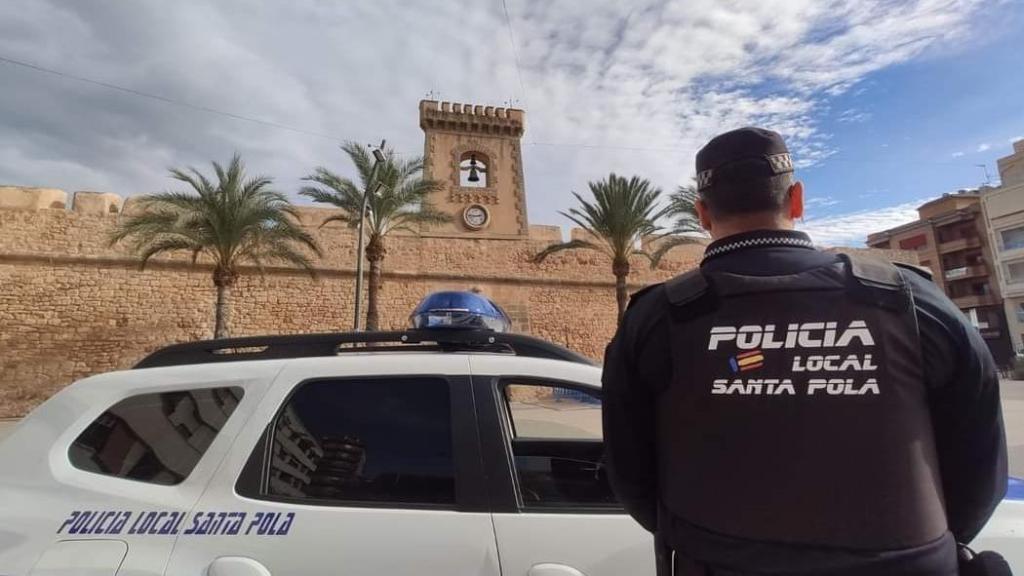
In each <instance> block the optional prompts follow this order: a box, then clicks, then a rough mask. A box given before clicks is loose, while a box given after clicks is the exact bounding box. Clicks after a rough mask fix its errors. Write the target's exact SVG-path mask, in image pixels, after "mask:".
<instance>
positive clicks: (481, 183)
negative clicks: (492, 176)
mask: <svg viewBox="0 0 1024 576" xmlns="http://www.w3.org/2000/svg"><path fill="white" fill-rule="evenodd" d="M489 164H490V159H489V158H487V156H486V155H484V154H481V153H480V152H466V153H464V154H463V155H462V157H461V158H460V159H459V186H461V187H463V188H486V187H487V169H488V168H489Z"/></svg>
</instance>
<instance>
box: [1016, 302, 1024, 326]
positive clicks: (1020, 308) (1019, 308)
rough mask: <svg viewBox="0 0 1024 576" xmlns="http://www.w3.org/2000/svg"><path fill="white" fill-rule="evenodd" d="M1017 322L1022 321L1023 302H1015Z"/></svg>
mask: <svg viewBox="0 0 1024 576" xmlns="http://www.w3.org/2000/svg"><path fill="white" fill-rule="evenodd" d="M1017 322H1024V302H1021V303H1019V304H1017Z"/></svg>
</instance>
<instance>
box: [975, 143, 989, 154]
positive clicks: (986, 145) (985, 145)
mask: <svg viewBox="0 0 1024 576" xmlns="http://www.w3.org/2000/svg"><path fill="white" fill-rule="evenodd" d="M991 147H992V145H991V144H989V143H988V142H984V143H982V144H978V152H984V151H986V150H988V149H989V148H991Z"/></svg>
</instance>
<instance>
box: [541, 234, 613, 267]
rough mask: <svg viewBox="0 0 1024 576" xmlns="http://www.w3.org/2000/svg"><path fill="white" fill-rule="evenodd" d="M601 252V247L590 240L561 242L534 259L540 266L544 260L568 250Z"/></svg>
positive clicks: (549, 247)
mask: <svg viewBox="0 0 1024 576" xmlns="http://www.w3.org/2000/svg"><path fill="white" fill-rule="evenodd" d="M581 249H582V250H600V249H601V247H600V246H598V245H597V244H594V243H593V242H590V241H588V240H579V239H577V240H570V241H568V242H559V243H557V244H552V245H550V246H548V247H547V248H545V249H543V250H541V251H540V252H538V253H537V254H535V255H534V257H533V258H532V260H533V262H534V263H535V264H540V263H541V262H543V261H544V260H547V258H548V256H551V255H552V254H557V253H559V252H565V251H566V250H581Z"/></svg>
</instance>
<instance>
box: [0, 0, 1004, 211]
mask: <svg viewBox="0 0 1024 576" xmlns="http://www.w3.org/2000/svg"><path fill="white" fill-rule="evenodd" d="M985 5H987V4H986V2H985V1H984V0H955V1H948V0H909V1H907V2H903V3H893V2H891V0H835V1H833V2H827V3H826V2H818V1H816V0H739V1H738V2H737V3H730V4H729V5H724V4H722V3H721V2H718V1H717V0H686V1H683V0H633V1H632V2H629V3H625V2H622V1H621V0H588V1H587V2H549V1H547V0H516V1H512V2H509V9H510V12H511V16H512V28H513V30H514V32H515V35H516V40H517V42H518V45H519V48H520V50H519V51H520V56H521V58H520V60H521V62H522V76H523V84H524V85H525V93H524V91H523V90H522V89H521V88H520V84H519V79H518V73H517V71H516V66H515V58H514V56H513V53H512V50H511V47H510V43H509V41H508V35H507V33H506V28H505V22H504V20H503V13H502V10H501V7H500V5H499V4H498V3H494V2H489V3H465V2H456V1H454V0H447V1H442V0H438V1H436V2H425V3H420V2H403V1H401V0H379V1H377V2H362V3H359V2H355V3H353V2H322V1H319V0H294V1H291V2H285V1H283V0H276V1H273V2H265V3H260V4H258V5H254V4H251V3H249V2H246V1H243V0H192V1H190V2H187V3H178V4H175V6H174V9H173V10H168V9H167V4H166V2H161V1H159V0H135V1H133V2H106V3H104V2H100V3H92V2H90V3H80V2H66V1H59V0H6V1H5V2H2V3H0V54H2V55H4V56H7V57H10V58H17V59H22V60H26V61H29V62H34V63H37V64H40V65H42V66H48V67H52V68H56V69H59V70H63V71H67V72H70V73H74V74H77V75H81V76H87V77H93V78H96V79H99V80H103V81H107V82H112V83H117V84H121V85H124V86H128V87H131V88H133V89H137V90H142V91H145V92H151V93H155V94H160V95H162V96H166V97H169V98H173V99H177V100H181V101H185V102H190V103H195V104H198V105H203V106H208V107H211V108H217V109H222V110H227V111H230V112H233V113H236V114H242V115H247V116H254V117H258V118H262V119H265V120H268V121H271V122H276V123H280V124H286V125H289V126H293V127H297V128H301V129H305V130H309V131H315V132H318V133H325V134H329V135H332V136H333V135H336V138H319V137H316V136H310V135H306V134H300V133H295V132H289V131H284V130H280V129H275V128H271V127H267V126H261V125H256V124H251V123H246V122H241V121H238V120H234V119H230V118H224V117H222V116H217V115H211V114H208V113H203V112H197V111H194V110H188V109H183V108H179V107H174V106H169V105H167V104H163V103H160V102H154V101H152V100H146V99H141V98H138V97H133V96H129V95H126V94H122V93H117V92H111V91H109V90H104V89H101V88H98V87H96V86H91V85H87V84H81V83H76V82H74V81H70V80H62V79H57V78H54V77H51V76H47V75H41V74H39V73H37V72H32V71H28V70H25V69H21V68H15V67H11V66H10V65H5V64H0V82H2V83H3V86H4V89H3V90H0V127H2V130H0V183H8V182H10V183H18V184H29V185H46V186H58V187H64V188H68V189H71V190H74V189H82V188H93V189H106V190H113V191H117V192H121V193H132V192H139V191H149V190H154V189H163V188H165V187H166V186H168V185H169V180H168V179H167V177H166V173H165V168H166V167H168V166H180V165H184V164H197V165H205V164H206V163H207V162H208V161H209V160H212V159H219V160H226V159H227V158H228V157H229V156H230V154H231V153H232V152H234V151H238V152H240V153H241V154H242V155H243V157H244V158H245V159H246V160H247V161H248V163H249V165H250V166H251V167H252V168H253V169H254V170H258V171H261V172H265V173H269V174H271V175H274V176H276V177H277V183H278V186H279V187H280V188H281V189H283V190H285V191H294V190H295V189H297V188H298V186H299V184H300V178H301V177H302V176H303V175H305V174H307V173H308V172H309V171H310V170H311V169H312V168H313V167H314V166H316V165H321V164H323V165H327V166H330V167H332V168H336V169H338V170H341V171H343V172H350V171H351V168H350V167H349V166H348V165H347V163H346V161H345V160H344V159H343V157H342V154H341V153H340V151H339V150H338V149H337V146H336V144H337V142H336V140H340V139H355V140H358V141H363V142H372V141H377V140H379V139H380V138H381V137H387V138H388V141H389V143H391V144H393V145H394V146H395V147H396V148H397V149H398V150H400V151H405V152H411V153H417V152H418V151H420V150H422V147H423V139H422V133H421V132H420V131H419V129H418V127H417V109H416V102H417V100H419V99H420V98H421V97H423V96H424V94H426V93H427V92H428V91H439V92H440V93H441V95H442V97H443V98H444V99H447V100H453V101H457V102H474V103H483V104H501V103H502V102H504V101H505V100H508V99H510V98H512V99H517V100H519V102H520V103H521V104H522V105H523V106H524V107H526V108H527V133H526V136H525V143H526V146H525V148H524V165H525V172H526V183H527V189H528V193H529V206H530V216H531V218H532V220H533V221H535V222H554V221H555V220H556V216H555V212H556V210H557V209H562V208H564V207H565V206H566V205H567V204H568V203H569V202H570V196H569V192H570V191H571V190H573V189H576V190H580V189H583V188H585V185H586V181H587V180H589V179H594V178H598V177H601V176H602V175H604V174H606V173H607V172H609V171H612V170H614V171H618V172H624V173H630V174H631V173H640V174H643V175H645V176H647V177H649V178H650V179H651V180H653V181H654V182H655V183H656V184H657V185H660V186H662V187H663V188H670V187H671V186H673V185H674V184H675V183H681V182H686V181H687V180H688V178H689V176H690V175H691V174H692V171H693V155H694V152H695V151H696V150H697V149H698V148H699V146H701V145H702V144H703V143H704V142H705V141H706V140H707V139H708V138H710V137H711V136H712V135H714V134H716V133H718V132H721V131H723V130H726V129H731V128H736V127H739V126H742V125H748V124H760V125H765V126H767V127H770V128H774V129H776V130H779V131H780V132H782V133H783V134H784V135H785V136H787V138H788V139H789V142H790V146H791V148H792V150H793V152H794V157H795V160H796V161H797V163H798V166H800V167H805V166H808V165H811V164H814V163H818V162H822V161H825V160H827V158H828V157H829V156H831V155H832V154H834V153H835V152H836V147H835V145H834V144H833V143H832V142H831V141H830V138H829V134H827V133H826V132H825V131H824V130H823V129H822V128H821V126H820V119H821V117H822V116H823V115H824V112H825V110H826V109H827V107H828V106H829V104H830V102H831V99H832V98H833V97H834V96H835V95H837V94H841V93H843V92H844V91H846V90H849V89H850V88H851V87H854V86H856V85H858V84H859V83H861V82H862V81H864V79H865V77H866V76H867V75H869V74H871V73H872V72H875V71H877V70H881V69H883V68H886V67H888V66H891V65H894V64H897V63H901V62H905V61H908V60H910V59H913V58H916V57H918V56H920V55H922V54H925V53H926V52H928V51H930V50H936V49H946V47H948V46H956V45H960V44H962V43H963V42H964V41H965V40H966V39H967V38H968V37H969V32H970V31H971V27H970V23H971V20H972V17H973V16H974V15H975V14H976V13H977V12H978V10H979V8H980V7H982V6H985ZM868 82H870V81H868ZM851 110H852V109H851ZM866 114H867V113H866V112H858V111H852V112H850V114H849V115H848V117H847V121H850V122H854V121H863V120H866V119H867V116H866ZM581 145H582V146H581ZM583 146H585V147H583Z"/></svg>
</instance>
